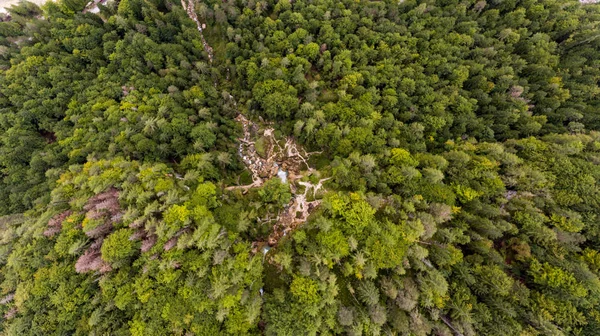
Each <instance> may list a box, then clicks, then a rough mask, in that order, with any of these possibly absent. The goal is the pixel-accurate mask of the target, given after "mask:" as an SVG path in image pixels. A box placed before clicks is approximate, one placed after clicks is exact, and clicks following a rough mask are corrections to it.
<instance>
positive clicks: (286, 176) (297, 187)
mask: <svg viewBox="0 0 600 336" xmlns="http://www.w3.org/2000/svg"><path fill="white" fill-rule="evenodd" d="M181 5H182V6H183V8H184V9H185V10H186V12H187V14H188V16H189V17H190V19H192V20H193V21H194V22H195V23H196V26H197V27H198V31H199V32H200V37H201V39H202V45H203V47H204V51H205V52H206V53H207V54H208V59H209V62H210V63H212V62H213V60H214V52H213V48H212V47H211V46H210V45H209V44H208V43H207V42H206V39H205V38H204V34H203V30H204V28H205V25H204V24H202V23H201V22H200V21H199V20H198V16H197V14H196V11H195V10H194V0H181ZM216 85H217V84H216V83H215V86H216ZM229 98H230V99H231V100H232V101H233V105H234V106H237V103H236V101H235V98H234V97H233V96H231V95H229ZM235 120H236V121H237V122H239V123H240V124H241V125H242V129H243V135H242V137H240V138H239V139H238V140H239V142H240V143H239V148H238V154H239V156H240V158H241V159H242V161H243V162H244V165H245V166H246V168H247V169H248V170H249V171H250V172H251V174H252V183H250V184H247V185H241V186H230V187H227V188H226V190H236V189H241V190H242V192H243V193H246V192H248V190H249V189H251V188H259V187H261V186H262V185H263V184H264V183H265V181H267V180H269V179H272V178H280V179H282V181H283V182H287V183H289V184H290V189H291V192H292V199H291V201H290V203H289V204H288V205H287V206H286V207H285V208H284V210H283V211H282V212H281V213H279V214H269V216H267V217H266V218H263V219H262V220H261V221H263V222H274V223H275V224H274V225H273V232H272V233H271V235H269V238H268V240H267V243H268V244H269V245H270V246H274V245H276V244H277V242H278V241H279V240H280V239H281V238H282V237H283V236H285V235H287V233H288V232H290V231H291V230H293V229H295V228H296V227H298V225H300V224H302V223H304V222H306V220H307V219H308V216H309V215H310V213H311V212H312V210H313V209H315V208H316V207H317V206H318V205H319V204H320V203H321V201H320V200H317V199H316V197H317V195H318V192H319V191H320V190H322V189H324V188H323V183H324V182H325V181H327V180H329V178H323V179H320V180H319V181H318V182H317V183H315V184H313V183H311V182H309V181H308V177H311V176H312V175H317V176H318V174H319V173H318V172H317V171H316V170H314V169H313V168H311V167H310V166H309V164H308V158H309V156H310V155H311V154H313V153H307V152H306V151H305V150H304V149H303V148H302V147H301V146H300V145H298V144H297V143H296V142H295V141H294V139H293V138H291V137H288V138H286V139H285V140H279V139H277V138H276V137H275V130H274V129H273V128H271V127H266V128H264V129H262V130H261V125H258V124H256V123H254V122H252V121H251V120H249V119H248V118H246V116H244V115H243V114H241V113H239V114H238V116H237V117H236V118H235ZM257 141H261V143H260V153H259V150H257ZM309 199H311V200H310V201H309Z"/></svg>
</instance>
